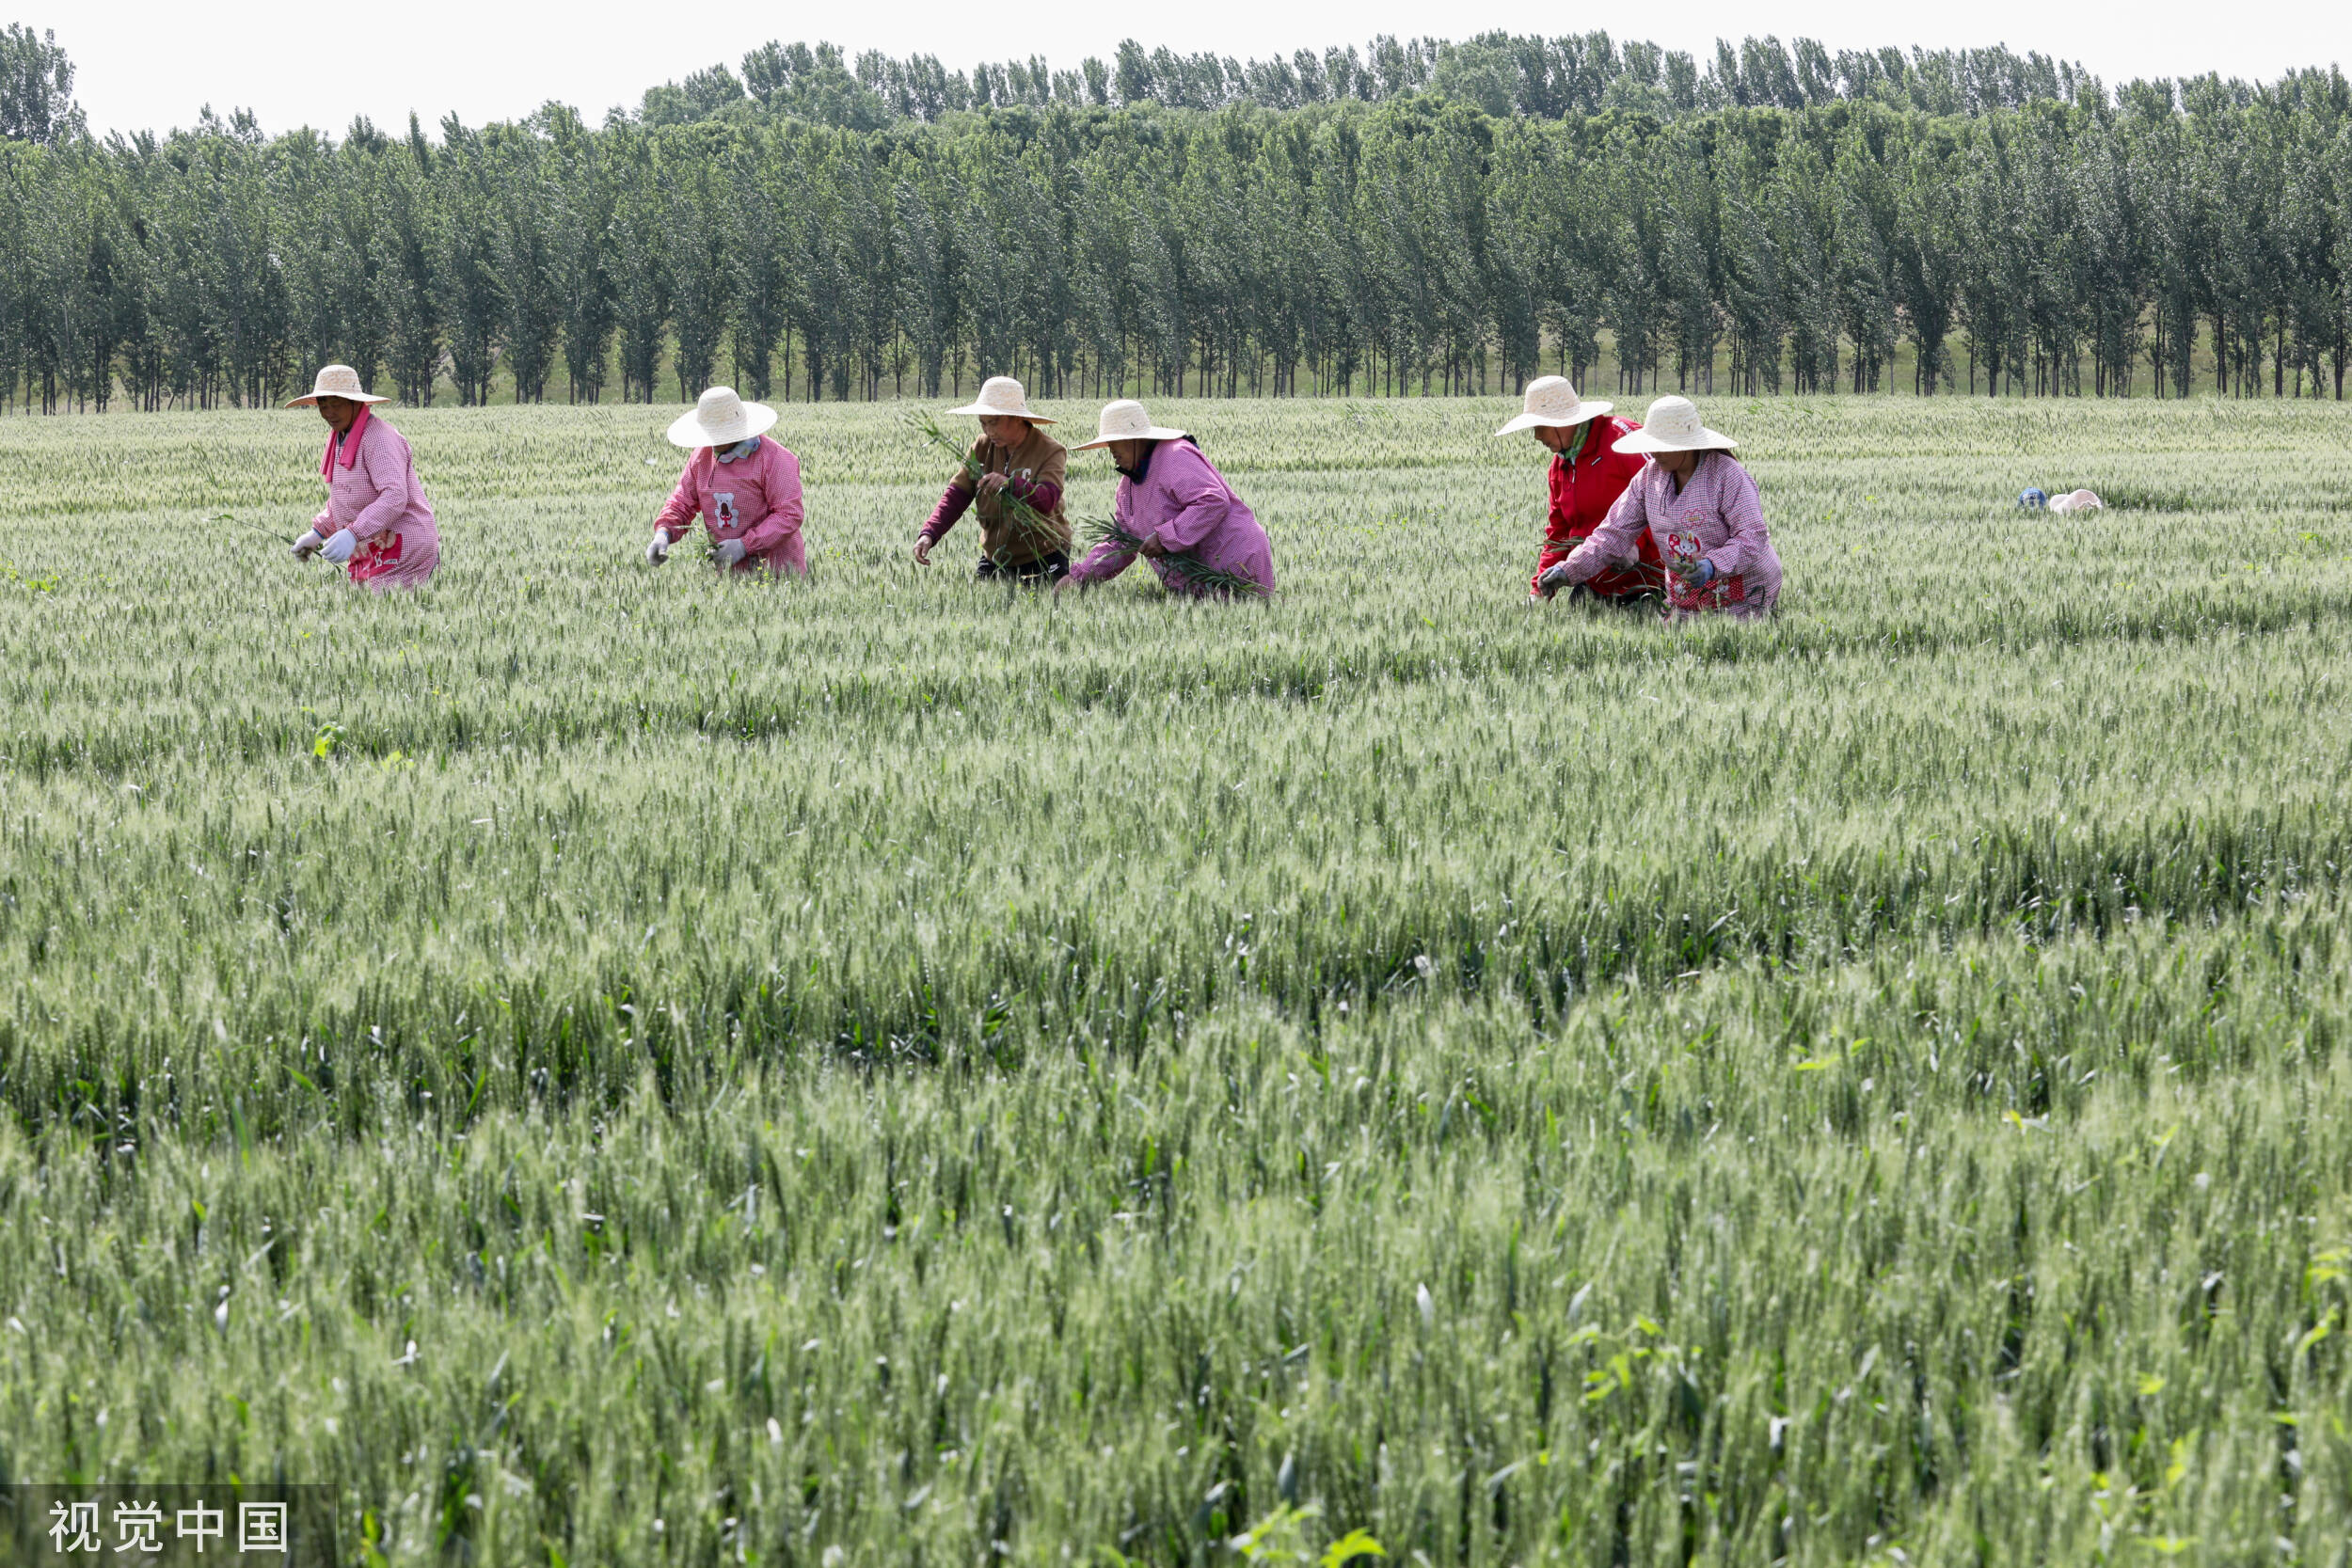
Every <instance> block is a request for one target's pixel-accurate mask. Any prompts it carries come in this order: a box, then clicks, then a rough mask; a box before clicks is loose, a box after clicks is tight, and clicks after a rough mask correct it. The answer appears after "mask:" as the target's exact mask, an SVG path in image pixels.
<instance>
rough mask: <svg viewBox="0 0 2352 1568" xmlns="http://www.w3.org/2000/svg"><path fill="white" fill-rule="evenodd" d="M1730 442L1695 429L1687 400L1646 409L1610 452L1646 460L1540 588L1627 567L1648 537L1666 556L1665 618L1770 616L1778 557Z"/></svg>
mask: <svg viewBox="0 0 2352 1568" xmlns="http://www.w3.org/2000/svg"><path fill="white" fill-rule="evenodd" d="M1738 444H1739V443H1738V442H1736V441H1734V440H1732V438H1731V437H1730V436H1725V435H1724V434H1723V433H1722V432H1721V431H1715V430H1709V429H1708V428H1707V427H1706V426H1705V425H1703V424H1701V423H1699V411H1698V409H1697V408H1696V407H1695V406H1694V405H1693V404H1692V402H1691V400H1690V399H1689V398H1678V397H1664V398H1660V399H1659V400H1658V401H1657V402H1656V403H1653V404H1650V405H1649V417H1648V418H1647V419H1645V420H1643V421H1642V428H1641V429H1639V430H1637V431H1635V432H1634V433H1633V434H1632V435H1630V436H1624V437H1622V438H1620V439H1619V440H1618V441H1617V443H1616V449H1617V451H1629V452H1643V453H1646V454H1647V455H1648V457H1649V461H1648V462H1647V463H1646V464H1645V465H1643V467H1642V471H1641V472H1640V473H1638V474H1636V475H1635V476H1634V477H1633V483H1630V484H1629V485H1627V486H1626V487H1625V494H1624V495H1622V496H1619V497H1618V498H1617V504H1616V505H1614V506H1613V507H1611V508H1610V509H1609V515H1608V517H1607V518H1606V519H1604V520H1603V521H1602V523H1601V525H1600V526H1599V527H1598V528H1597V529H1595V530H1593V531H1592V533H1591V534H1590V535H1589V536H1588V537H1587V538H1586V539H1585V541H1584V542H1583V543H1582V544H1581V545H1579V546H1577V547H1576V548H1575V549H1573V550H1571V551H1569V552H1568V555H1567V559H1565V560H1564V561H1562V562H1560V563H1559V564H1558V565H1557V566H1554V567H1552V568H1551V570H1549V571H1548V572H1546V573H1545V574H1544V576H1543V585H1544V586H1545V587H1547V588H1551V589H1555V590H1556V589H1558V588H1560V587H1563V586H1565V585H1567V584H1570V583H1578V582H1586V581H1590V580H1591V579H1592V578H1595V577H1597V576H1598V575H1599V574H1600V573H1601V572H1602V571H1603V570H1605V569H1606V568H1608V567H1610V566H1612V565H1614V564H1618V563H1621V562H1627V561H1630V560H1633V559H1634V558H1635V556H1634V546H1635V542H1636V541H1637V540H1638V539H1639V538H1640V537H1641V535H1642V534H1643V532H1644V531H1647V532H1648V533H1649V535H1650V536H1651V537H1652V538H1653V539H1655V540H1656V541H1657V543H1658V548H1659V553H1660V554H1661V556H1663V557H1664V558H1665V562H1666V570H1667V573H1668V574H1669V578H1670V580H1669V581H1668V583H1667V587H1666V604H1667V608H1668V610H1670V611H1671V612H1672V613H1674V614H1677V615H1689V614H1698V613H1704V612H1714V611H1720V612H1722V613H1724V614H1729V615H1739V616H1757V615H1763V614H1766V613H1768V612H1769V611H1770V610H1772V606H1773V604H1774V603H1775V602H1776V601H1777V600H1778V599H1779V598H1780V557H1779V555H1778V554H1777V553H1775V552H1774V551H1773V549H1772V534H1771V532H1770V531H1768V530H1767V529H1766V528H1765V526H1764V503H1763V500H1762V499H1761V498H1760V497H1759V496H1758V495H1757V494H1756V480H1755V479H1754V477H1752V476H1751V475H1750V474H1749V473H1748V470H1747V469H1746V468H1744V467H1740V461H1739V459H1737V458H1735V457H1733V456H1732V455H1731V449H1732V448H1733V447H1735V446H1737V445H1738Z"/></svg>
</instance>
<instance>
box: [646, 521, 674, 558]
mask: <svg viewBox="0 0 2352 1568" xmlns="http://www.w3.org/2000/svg"><path fill="white" fill-rule="evenodd" d="M669 559H670V536H669V535H668V534H666V533H664V532H662V531H660V529H655V530H654V531H653V543H652V544H650V545H647V546H645V564H646V565H648V566H659V565H660V564H661V563H662V562H665V561H667V560H669Z"/></svg>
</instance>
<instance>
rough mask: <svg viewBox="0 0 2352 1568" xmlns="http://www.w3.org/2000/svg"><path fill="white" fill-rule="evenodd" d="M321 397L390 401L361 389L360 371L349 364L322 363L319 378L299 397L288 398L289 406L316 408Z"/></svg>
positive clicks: (360, 401)
mask: <svg viewBox="0 0 2352 1568" xmlns="http://www.w3.org/2000/svg"><path fill="white" fill-rule="evenodd" d="M321 398H341V399H342V400H343V401H344V402H345V403H389V402H390V401H391V400H390V399H389V398H380V397H377V396H376V395H375V394H374V393H373V392H363V391H361V390H360V389H359V372H358V371H355V370H353V369H352V368H351V367H350V366H349V365H321V366H320V367H319V377H318V380H317V381H316V382H315V383H313V384H312V386H311V388H310V390H309V391H307V392H305V393H303V394H302V396H300V397H298V398H288V399H287V400H286V406H287V407H289V408H315V407H317V406H318V401H319V399H321Z"/></svg>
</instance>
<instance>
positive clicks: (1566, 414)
mask: <svg viewBox="0 0 2352 1568" xmlns="http://www.w3.org/2000/svg"><path fill="white" fill-rule="evenodd" d="M1616 406H1617V405H1616V404H1613V403H1603V402H1601V401H1600V400H1599V399H1597V398H1596V399H1594V400H1593V401H1592V402H1590V403H1587V402H1585V401H1584V400H1583V399H1582V398H1580V397H1578V396H1577V395H1576V388H1574V387H1571V386H1570V385H1568V378H1567V377H1566V376H1565V375H1539V376H1537V377H1536V378H1535V379H1534V380H1533V381H1531V382H1529V383H1528V384H1527V409H1526V412H1524V413H1522V414H1521V415H1519V417H1518V419H1516V420H1512V421H1511V422H1510V423H1509V424H1506V425H1504V426H1503V427H1502V429H1501V430H1498V431H1496V432H1495V434H1496V435H1497V436H1510V435H1513V434H1515V433H1517V432H1518V431H1522V430H1533V429H1534V428H1535V427H1536V426H1537V425H1550V426H1553V427H1554V428H1558V427H1561V426H1565V425H1572V424H1582V423H1583V422H1584V421H1585V420H1595V419H1598V418H1599V417H1600V416H1601V415H1603V414H1606V413H1608V412H1609V410H1611V409H1612V408H1614V407H1616Z"/></svg>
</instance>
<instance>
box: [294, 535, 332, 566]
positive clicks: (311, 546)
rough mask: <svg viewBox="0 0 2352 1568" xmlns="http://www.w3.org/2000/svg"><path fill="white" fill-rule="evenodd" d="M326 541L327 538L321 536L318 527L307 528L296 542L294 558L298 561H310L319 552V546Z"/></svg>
mask: <svg viewBox="0 0 2352 1568" xmlns="http://www.w3.org/2000/svg"><path fill="white" fill-rule="evenodd" d="M324 544H326V540H324V539H322V538H320V537H319V531H318V530H317V529H309V530H306V531H304V532H303V535H302V537H301V538H299V539H297V540H295V541H294V559H295V560H296V561H308V560H310V558H311V557H312V556H314V555H316V554H318V553H319V546H321V545H324Z"/></svg>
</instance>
